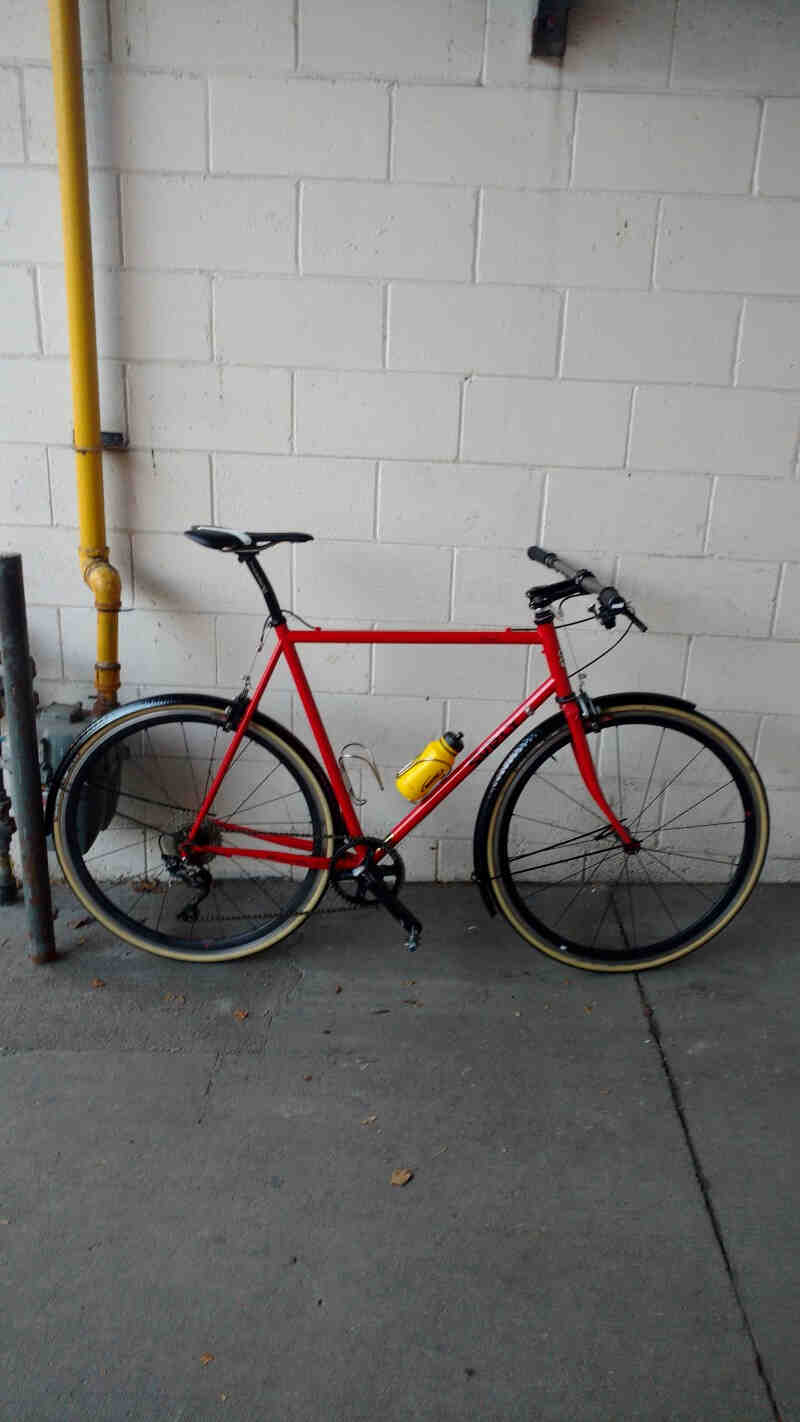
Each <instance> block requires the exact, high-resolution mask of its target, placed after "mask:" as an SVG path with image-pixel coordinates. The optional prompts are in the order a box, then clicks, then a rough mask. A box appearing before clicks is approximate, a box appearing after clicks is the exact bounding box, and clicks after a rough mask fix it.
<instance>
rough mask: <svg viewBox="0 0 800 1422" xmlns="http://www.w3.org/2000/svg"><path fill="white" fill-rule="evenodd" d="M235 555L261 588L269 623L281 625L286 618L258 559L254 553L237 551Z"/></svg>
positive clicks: (276, 625)
mask: <svg viewBox="0 0 800 1422" xmlns="http://www.w3.org/2000/svg"><path fill="white" fill-rule="evenodd" d="M236 556H237V558H238V559H239V562H240V563H245V564H246V565H247V567H248V568H249V570H250V572H251V573H252V574H253V577H254V578H255V580H256V582H257V583H258V586H259V588H260V589H261V596H262V597H263V599H264V601H265V603H266V604H267V610H268V612H269V620H270V623H271V625H272V626H273V627H282V626H283V625H284V624H285V622H286V618H285V617H284V615H283V612H282V611H281V605H280V603H279V602H278V598H277V595H276V592H275V589H274V587H273V586H272V583H271V582H270V580H269V578H268V577H267V575H266V573H265V572H264V569H263V568H262V566H261V564H260V563H259V561H258V556H257V555H256V554H255V553H237V555H236Z"/></svg>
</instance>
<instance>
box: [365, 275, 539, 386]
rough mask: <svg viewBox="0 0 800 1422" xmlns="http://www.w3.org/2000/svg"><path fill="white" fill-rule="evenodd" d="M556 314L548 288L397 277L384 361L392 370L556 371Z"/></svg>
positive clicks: (391, 299)
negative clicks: (435, 283)
mask: <svg viewBox="0 0 800 1422" xmlns="http://www.w3.org/2000/svg"><path fill="white" fill-rule="evenodd" d="M560 317H561V298H560V296H559V295H558V293H557V292H555V291H540V290H526V289H524V288H520V287H516V286H470V285H459V286H451V285H438V286H432V285H425V286H423V285H415V284H413V283H410V282H396V283H394V284H393V285H392V287H391V291H390V305H389V360H388V363H389V365H390V366H391V367H393V368H394V369H396V370H452V371H462V372H464V374H469V373H471V372H473V371H480V372H482V373H485V374H491V375H555V371H556V351H557V347H558V333H559V323H560Z"/></svg>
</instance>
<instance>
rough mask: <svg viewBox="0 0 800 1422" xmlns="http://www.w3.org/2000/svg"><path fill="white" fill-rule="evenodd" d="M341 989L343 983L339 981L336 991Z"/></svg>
mask: <svg viewBox="0 0 800 1422" xmlns="http://www.w3.org/2000/svg"><path fill="white" fill-rule="evenodd" d="M341 990H342V985H341V983H337V984H336V991H337V992H341Z"/></svg>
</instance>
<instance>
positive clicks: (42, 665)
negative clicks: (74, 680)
mask: <svg viewBox="0 0 800 1422" xmlns="http://www.w3.org/2000/svg"><path fill="white" fill-rule="evenodd" d="M26 615H27V622H28V637H29V638H30V644H31V656H32V657H33V660H34V662H35V663H36V686H37V689H38V690H39V695H40V697H41V699H42V701H43V702H44V701H46V700H47V699H48V698H47V697H46V695H45V694H43V693H42V691H41V689H40V687H39V681H40V679H44V680H54V679H55V680H58V678H60V677H61V676H62V675H63V671H64V668H63V663H62V660H61V629H60V627H59V623H58V612H57V611H56V609H55V608H54V607H28V608H26Z"/></svg>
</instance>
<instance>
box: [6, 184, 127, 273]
mask: <svg viewBox="0 0 800 1422" xmlns="http://www.w3.org/2000/svg"><path fill="white" fill-rule="evenodd" d="M89 201H90V207H91V223H92V252H93V256H94V260H95V262H97V263H98V264H99V265H102V264H104V263H105V264H112V263H114V262H117V261H119V218H118V210H117V196H116V189H115V185H114V178H113V175H112V174H111V173H92V175H91V177H90V180H89ZM63 260H64V248H63V244H62V238H61V201H60V198H59V192H58V173H56V172H51V171H49V170H46V169H42V168H33V167H28V168H9V169H7V170H6V171H5V172H4V173H3V181H2V183H0V262H62V261H63Z"/></svg>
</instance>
